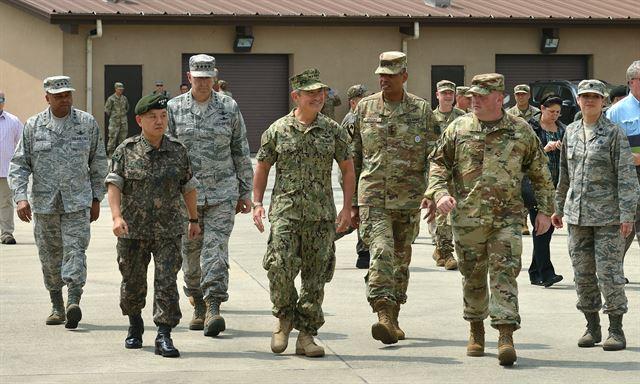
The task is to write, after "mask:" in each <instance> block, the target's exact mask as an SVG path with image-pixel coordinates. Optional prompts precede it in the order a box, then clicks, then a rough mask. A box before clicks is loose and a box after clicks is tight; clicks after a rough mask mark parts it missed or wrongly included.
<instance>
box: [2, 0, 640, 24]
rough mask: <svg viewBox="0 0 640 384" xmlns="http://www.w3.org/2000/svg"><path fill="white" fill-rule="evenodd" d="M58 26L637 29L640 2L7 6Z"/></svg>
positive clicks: (63, 2)
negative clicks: (193, 23)
mask: <svg viewBox="0 0 640 384" xmlns="http://www.w3.org/2000/svg"><path fill="white" fill-rule="evenodd" d="M2 1H5V2H8V3H12V4H14V5H16V6H18V7H21V8H23V9H25V10H28V11H30V12H33V13H36V14H38V15H40V16H43V17H46V18H47V19H49V20H50V21H51V22H52V23H64V22H65V21H66V22H68V21H74V22H82V21H89V20H94V19H97V18H102V19H104V20H105V21H109V20H111V21H114V22H116V21H118V20H122V21H125V20H126V21H133V20H135V21H138V22H145V21H149V20H154V21H155V22H160V21H162V20H166V21H172V22H176V21H179V20H185V21H186V20H187V19H191V20H193V19H205V20H206V19H208V20H212V19H213V20H226V21H228V22H233V21H236V22H237V21H239V20H248V21H253V22H260V21H261V20H265V21H267V20H268V21H274V20H276V21H277V20H278V19H280V20H283V21H287V22H289V23H297V22H305V21H316V22H317V21H322V20H324V21H325V22H328V21H333V22H350V21H351V22H359V23H362V22H365V21H366V22H385V21H393V22H399V21H404V22H410V21H421V22H429V21H434V22H437V21H440V22H442V21H445V20H448V21H449V22H485V23H486V22H503V23H504V22H529V23H535V22H544V23H547V24H548V23H549V22H551V21H552V22H557V23H570V22H578V23H590V22H599V23H603V22H611V23H616V24H619V23H629V22H631V23H633V24H637V23H638V22H639V21H640V6H638V0H617V1H607V2H605V1H602V0H564V1H553V0H492V1H489V0H453V1H452V5H451V6H450V7H447V8H436V7H432V6H429V5H426V4H425V2H424V0H386V1H385V0H357V1H355V0H351V1H349V0H171V1H159V0H119V1H116V2H115V3H114V2H113V1H105V0H83V1H75V0H73V1H72V0H2Z"/></svg>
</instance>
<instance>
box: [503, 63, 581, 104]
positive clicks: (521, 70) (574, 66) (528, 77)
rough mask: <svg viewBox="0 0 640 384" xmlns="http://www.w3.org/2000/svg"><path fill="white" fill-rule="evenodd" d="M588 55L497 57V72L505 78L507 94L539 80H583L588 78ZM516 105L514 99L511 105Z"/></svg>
mask: <svg viewBox="0 0 640 384" xmlns="http://www.w3.org/2000/svg"><path fill="white" fill-rule="evenodd" d="M587 63H588V56H586V55H496V72H497V73H501V74H503V75H504V77H505V86H506V92H507V93H508V94H510V95H512V94H513V87H514V86H515V85H518V84H530V83H533V82H534V81H537V80H582V79H586V78H587V76H588V70H587ZM513 104H515V100H514V99H513V97H512V98H511V101H510V103H509V105H513Z"/></svg>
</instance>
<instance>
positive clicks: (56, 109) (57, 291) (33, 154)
mask: <svg viewBox="0 0 640 384" xmlns="http://www.w3.org/2000/svg"><path fill="white" fill-rule="evenodd" d="M44 90H45V92H46V96H45V97H46V99H47V102H48V103H49V107H48V108H47V109H45V110H44V111H42V112H40V113H38V114H37V115H35V116H32V117H31V118H29V120H27V123H26V124H25V126H24V131H23V133H22V138H21V140H20V142H19V143H18V147H17V148H16V152H15V154H14V156H13V159H12V160H11V165H10V168H9V177H8V179H9V185H10V186H11V189H12V190H13V194H14V200H15V202H16V204H17V211H18V217H19V218H20V220H22V221H25V222H30V221H31V218H32V217H33V221H34V227H33V228H34V235H35V240H36V246H37V247H38V254H39V256H40V262H41V264H42V272H43V274H44V285H45V287H46V288H47V290H48V291H49V295H50V297H51V303H52V304H53V309H52V313H51V315H50V316H49V317H48V318H47V320H46V323H47V324H48V325H56V324H63V323H65V319H66V324H65V327H66V328H76V327H77V326H78V322H79V321H80V320H81V319H82V311H81V310H80V296H81V295H82V287H84V285H85V282H86V280H87V261H86V258H87V257H86V254H85V251H86V249H87V246H88V245H89V238H90V236H91V235H90V228H89V223H90V222H92V221H95V220H97V219H98V216H99V215H100V201H101V200H102V198H103V197H104V193H105V188H104V185H103V184H102V181H103V180H104V177H105V176H106V174H107V159H106V155H105V151H104V143H103V140H102V135H101V134H100V128H99V127H98V123H96V120H95V119H94V118H93V116H91V115H90V114H88V113H86V112H83V111H81V110H79V109H76V108H74V107H73V105H72V103H73V96H72V93H71V92H73V91H75V90H74V89H73V88H72V87H71V80H70V79H69V77H67V76H54V77H48V78H46V79H45V80H44ZM29 176H31V177H32V178H33V186H32V189H31V195H30V196H29V200H27V185H28V184H29ZM32 212H33V216H32ZM65 285H66V286H67V293H68V297H67V307H66V312H65V306H64V300H63V297H62V287H64V286H65Z"/></svg>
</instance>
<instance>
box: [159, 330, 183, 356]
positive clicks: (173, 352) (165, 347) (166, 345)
mask: <svg viewBox="0 0 640 384" xmlns="http://www.w3.org/2000/svg"><path fill="white" fill-rule="evenodd" d="M156 355H161V356H162V357H180V351H178V350H177V349H176V347H174V346H173V340H171V327H170V326H168V325H160V326H158V336H156Z"/></svg>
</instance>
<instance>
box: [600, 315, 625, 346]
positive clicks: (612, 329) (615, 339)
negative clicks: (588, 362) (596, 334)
mask: <svg viewBox="0 0 640 384" xmlns="http://www.w3.org/2000/svg"><path fill="white" fill-rule="evenodd" d="M625 348H627V339H626V338H625V337H624V331H623V330H622V315H612V314H609V336H608V337H607V340H605V341H604V343H602V349H604V350H605V351H620V350H623V349H625Z"/></svg>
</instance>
